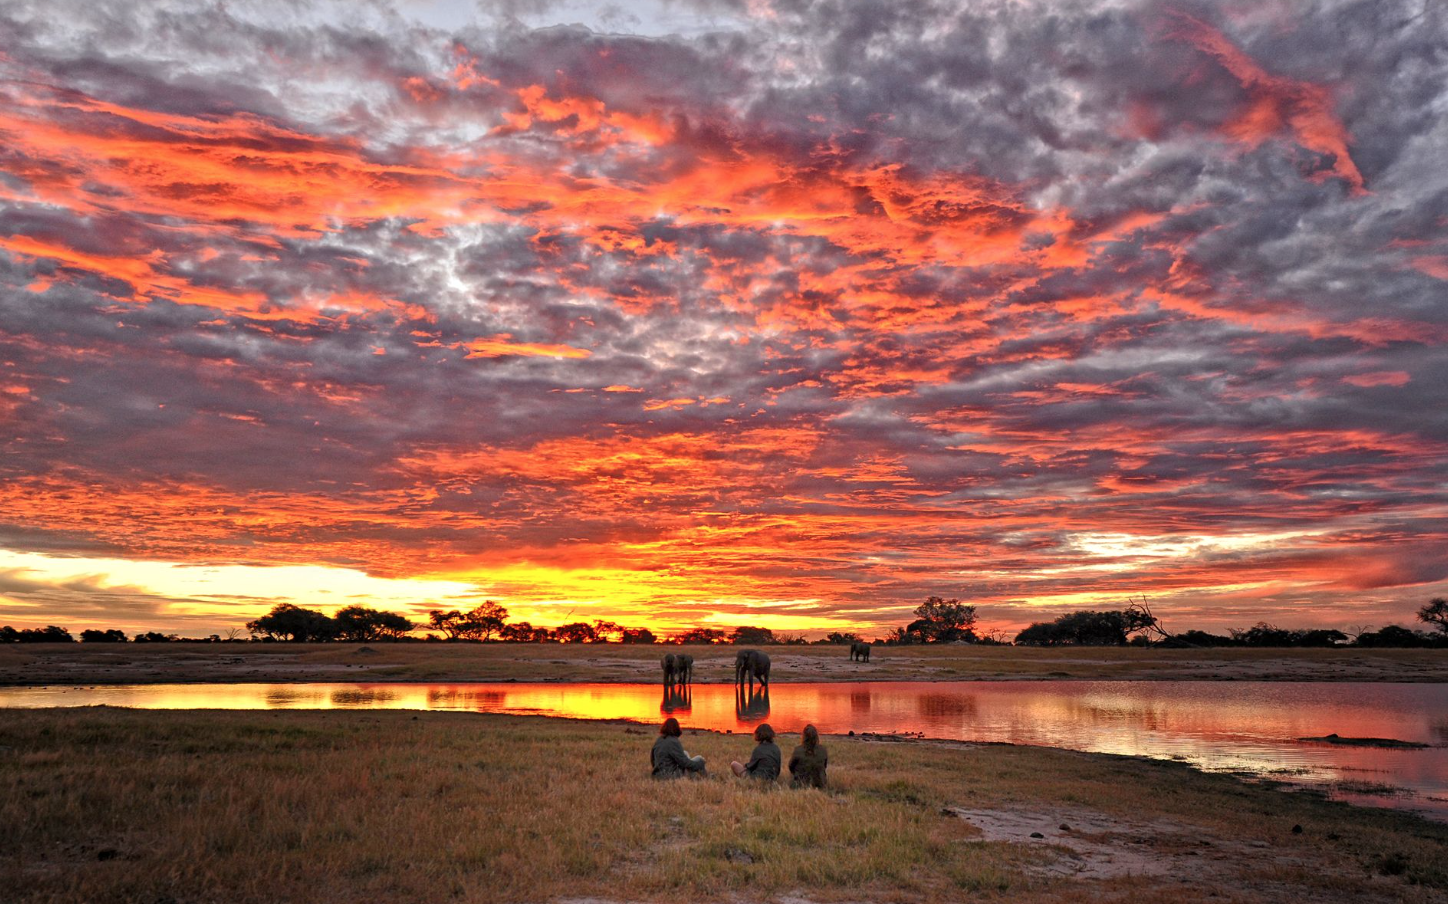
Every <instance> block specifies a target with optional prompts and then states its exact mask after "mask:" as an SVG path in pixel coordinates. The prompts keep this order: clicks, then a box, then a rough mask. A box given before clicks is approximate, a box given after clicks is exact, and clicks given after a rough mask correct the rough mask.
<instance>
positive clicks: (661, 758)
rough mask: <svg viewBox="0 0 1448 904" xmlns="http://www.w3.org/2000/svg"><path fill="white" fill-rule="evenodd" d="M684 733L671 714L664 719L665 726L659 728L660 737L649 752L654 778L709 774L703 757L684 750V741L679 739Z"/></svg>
mask: <svg viewBox="0 0 1448 904" xmlns="http://www.w3.org/2000/svg"><path fill="white" fill-rule="evenodd" d="M683 733H684V730H683V729H682V728H680V727H679V720H678V719H675V718H674V717H673V716H670V717H669V718H667V719H665V720H664V725H663V727H662V728H660V729H659V739H658V740H657V741H655V742H654V749H653V752H652V753H651V754H649V759H650V760H651V761H652V762H653V766H654V778H683V777H684V776H685V775H698V776H700V777H701V778H702V777H704V776H707V775H708V774H709V773H708V771H707V770H706V769H705V768H704V758H703V757H701V756H689V754H688V752H687V751H685V750H684V743H683V742H682V741H680V740H679V736H680V735H682V734H683Z"/></svg>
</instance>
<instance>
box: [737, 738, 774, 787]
mask: <svg viewBox="0 0 1448 904" xmlns="http://www.w3.org/2000/svg"><path fill="white" fill-rule="evenodd" d="M781 761H782V758H781V756H780V753H779V745H778V744H775V743H774V742H773V741H762V742H760V744H759V746H758V747H755V748H754V752H753V753H751V754H750V755H749V762H748V763H746V764H744V771H745V772H746V773H748V774H749V777H750V778H757V779H761V780H763V781H767V782H772V781H775V780H777V779H778V778H779V767H780V764H781Z"/></svg>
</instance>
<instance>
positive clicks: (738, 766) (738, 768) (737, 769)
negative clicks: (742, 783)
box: [729, 760, 744, 777]
mask: <svg viewBox="0 0 1448 904" xmlns="http://www.w3.org/2000/svg"><path fill="white" fill-rule="evenodd" d="M729 768H730V769H733V770H734V774H735V775H738V776H741V777H742V776H743V775H744V764H743V763H741V762H739V761H738V760H735V761H734V762H732V763H730V764H729Z"/></svg>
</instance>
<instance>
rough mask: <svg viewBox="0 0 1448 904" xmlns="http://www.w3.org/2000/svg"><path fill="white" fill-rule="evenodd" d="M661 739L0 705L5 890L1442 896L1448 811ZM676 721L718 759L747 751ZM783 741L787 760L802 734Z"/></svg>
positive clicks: (1054, 770)
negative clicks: (693, 756) (818, 766)
mask: <svg viewBox="0 0 1448 904" xmlns="http://www.w3.org/2000/svg"><path fill="white" fill-rule="evenodd" d="M653 739H654V735H653V731H652V729H649V728H645V727H639V726H629V725H623V724H614V723H595V722H590V723H580V722H568V721H561V720H545V719H540V718H519V717H506V716H485V715H477V714H466V713H416V714H414V713H409V712H385V711H384V712H228V713H220V712H210V711H192V712H184V711H178V712H162V711H132V710H118V709H105V708H96V709H77V710H35V711H25V712H13V713H9V714H7V716H6V718H5V719H4V720H3V725H0V889H3V892H0V897H3V899H4V900H5V901H7V902H15V904H21V902H42V901H55V902H62V901H63V902H78V901H85V902H97V904H104V902H127V904H131V902H140V904H201V902H235V904H246V902H318V904H327V902H420V901H459V902H499V901H540V902H541V901H550V900H564V899H585V898H592V899H599V900H606V901H618V902H633V901H660V902H663V901H708V902H712V901H761V900H774V901H782V902H783V901H792V902H799V901H818V902H833V901H871V902H875V901H880V902H884V901H891V902H893V901H902V902H909V901H919V902H937V901H939V902H944V901H962V900H971V901H976V900H982V901H1011V902H1045V901H1052V902H1055V901H1060V902H1065V901H1088V902H1094V901H1101V902H1106V901H1140V902H1148V904H1150V902H1161V904H1189V902H1216V904H1220V902H1245V901H1281V902H1299V901H1316V902H1362V901H1367V902H1372V901H1405V902H1428V901H1443V900H1445V899H1448V826H1445V825H1440V824H1435V823H1430V822H1426V821H1423V820H1420V819H1418V818H1415V817H1412V816H1409V815H1405V814H1402V813H1397V812H1391V811H1380V810H1369V809H1360V808H1354V807H1350V806H1347V805H1343V804H1337V803H1331V802H1327V801H1324V800H1321V799H1318V798H1316V797H1312V796H1308V795H1303V794H1288V793H1285V792H1281V791H1276V790H1272V789H1270V788H1265V787H1262V786H1256V785H1249V784H1245V783H1242V782H1240V781H1238V780H1236V779H1234V778H1231V777H1228V776H1221V775H1206V774H1202V773H1198V772H1195V771H1193V770H1191V769H1188V768H1186V767H1184V766H1180V765H1177V764H1172V763H1164V762H1155V761H1145V760H1138V759H1129V758H1123V757H1111V756H1103V755H1089V754H1079V753H1072V752H1067V751H1061V750H1054V749H1048V748H1030V747H1009V746H995V745H990V746H971V745H961V744H943V743H931V742H905V743H882V742H876V741H867V740H863V739H844V738H827V739H825V743H826V744H827V745H828V747H829V750H830V756H831V771H830V776H831V780H832V788H831V789H830V790H829V791H826V792H819V791H796V790H790V789H788V788H786V787H779V788H776V789H773V790H762V789H760V788H758V787H754V786H751V785H748V784H745V783H743V782H741V781H739V780H735V779H733V777H732V776H731V777H730V778H729V779H728V780H725V779H724V778H720V777H717V776H715V777H710V778H709V779H706V780H686V781H678V782H669V783H659V782H654V781H653V780H651V779H650V778H648V766H647V763H648V752H649V747H650V745H651V743H652V741H653ZM683 740H684V742H685V746H686V747H687V748H688V749H689V751H690V752H691V753H700V754H703V755H704V756H706V757H707V758H708V759H709V762H710V763H711V764H712V766H713V767H714V771H715V772H716V773H719V772H725V771H726V768H727V767H725V765H724V764H726V763H727V761H728V760H729V759H730V758H742V757H743V756H744V755H745V754H746V753H747V752H748V750H749V748H750V746H751V742H750V741H749V739H748V738H745V737H741V736H737V735H735V736H727V735H714V734H697V735H696V734H691V733H689V732H686V733H685V736H684V739H683ZM780 742H781V746H782V747H783V749H784V751H785V754H786V756H788V752H789V750H790V748H791V747H792V745H793V744H795V743H796V742H797V738H796V737H794V736H783V737H781V738H780ZM982 814H984V816H982ZM972 816H973V817H974V818H975V820H976V821H977V822H979V821H984V822H986V823H989V822H990V821H991V820H992V819H999V818H1006V819H1012V818H1021V817H1024V818H1027V819H1028V820H1034V822H1033V823H1032V824H1033V825H1035V824H1038V825H1040V827H1041V828H1042V829H1043V830H1044V832H1043V834H1046V835H1047V837H1046V838H1044V839H1029V838H1020V839H1017V840H1012V841H989V840H985V839H984V837H983V836H982V834H981V831H980V830H979V829H978V828H976V826H975V824H973V822H972V819H971V817H972ZM963 817H964V818H963ZM1068 823H1074V826H1073V827H1072V828H1071V829H1070V830H1069V831H1065V830H1061V829H1060V828H1059V825H1058V824H1068ZM1294 826H1301V827H1302V831H1301V832H1300V833H1294V832H1293V827H1294ZM1061 845H1068V846H1069V845H1075V846H1076V847H1075V851H1076V852H1075V853H1072V850H1071V848H1070V847H1063V846H1061ZM1083 870H1084V874H1085V875H1087V876H1090V875H1100V876H1103V878H1080V877H1079V875H1078V874H1079V873H1080V871H1083ZM1122 873H1144V875H1123V874H1122Z"/></svg>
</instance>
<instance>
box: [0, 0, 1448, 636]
mask: <svg viewBox="0 0 1448 904" xmlns="http://www.w3.org/2000/svg"><path fill="white" fill-rule="evenodd" d="M1445 48H1448V21H1445V13H1444V12H1443V10H1442V8H1441V7H1440V6H1438V5H1436V4H1434V3H1431V2H1425V0H1412V2H1394V0H1343V2H1338V0H1331V2H1311V0H1303V2H1290V3H1289V2H1263V0H1251V2H1235V0H1225V2H1216V3H1199V2H1192V0H1188V2H1179V3H1158V2H1154V0H1147V2H1140V3H1137V2H1079V3H1046V2H1031V0H1020V2H1016V0H999V2H980V3H931V2H918V3H917V2H910V3H902V2H898V0H840V2H814V3H810V2H800V0H747V2H743V0H740V2H735V0H693V2H688V0H672V2H670V0H651V2H647V3H629V4H616V5H614V4H590V3H583V2H566V3H523V2H496V3H491V2H489V3H481V4H478V3H469V2H461V0H455V2H406V0H397V2H394V3H387V2H370V3H357V2H348V3H340V4H324V3H315V4H303V3H284V2H265V3H260V2H248V0H230V2H226V3H207V2H189V0H188V2H129V0H128V2H116V0H0V623H7V624H12V625H15V626H18V627H19V626H39V625H45V624H60V625H63V626H66V627H69V628H70V629H71V630H72V631H77V630H79V629H81V628H85V627H120V628H122V629H125V630H128V631H140V630H162V631H167V632H172V631H174V632H179V633H182V634H193V635H194V634H205V633H211V632H213V631H223V630H225V629H227V628H236V627H239V626H240V625H241V624H242V623H243V622H245V621H246V620H247V619H250V618H254V617H255V616H256V615H258V614H260V613H262V612H264V611H266V610H267V609H268V608H270V607H271V606H272V605H274V604H276V603H278V602H294V603H297V604H300V605H307V606H314V607H318V608H322V609H324V610H325V611H332V610H333V609H335V608H336V607H339V606H342V605H348V604H352V603H362V604H365V605H373V606H378V607H380V608H387V609H392V610H395V611H401V612H405V613H408V614H412V615H417V614H419V613H422V612H424V611H425V610H427V609H429V608H433V607H437V606H441V607H444V608H455V607H458V608H467V607H469V606H471V605H475V604H476V603H477V602H479V601H481V600H483V599H494V600H498V601H500V602H502V603H503V604H504V605H505V606H506V607H507V608H508V609H509V610H510V612H511V613H512V615H513V617H514V618H515V619H526V620H529V621H532V622H533V623H535V624H544V625H556V624H560V623H563V622H568V621H577V620H591V619H596V618H603V619H610V620H613V621H619V622H623V623H626V624H631V625H647V626H650V627H653V628H655V629H658V630H663V631H671V630H678V629H680V628H687V627H693V626H716V627H727V626H731V625H741V624H750V625H759V626H763V627H770V628H774V629H777V630H785V631H803V632H807V633H809V634H810V635H811V636H815V635H818V634H819V633H820V632H823V631H828V630H860V631H862V632H865V633H883V632H884V631H885V630H886V629H888V628H889V627H891V626H894V625H898V624H903V623H904V622H906V621H908V620H909V619H910V612H911V610H912V609H913V608H914V607H915V606H916V605H918V604H919V603H920V602H921V601H922V600H923V599H924V598H925V597H927V596H931V595H937V596H943V597H947V598H959V599H962V600H965V601H969V602H972V603H975V604H976V605H977V606H978V607H979V612H980V619H981V624H982V626H983V627H986V628H1000V629H1005V630H1014V629H1016V628H1019V627H1021V626H1024V625H1025V624H1027V623H1029V622H1031V621H1036V620H1042V619H1048V618H1051V617H1054V616H1056V615H1059V614H1062V613H1064V612H1067V611H1071V610H1073V609H1080V608H1119V607H1120V606H1122V605H1124V604H1125V603H1126V601H1127V600H1128V599H1142V598H1145V599H1146V600H1148V601H1149V602H1150V604H1151V606H1152V608H1153V609H1154V611H1155V612H1156V613H1157V614H1158V615H1159V616H1160V617H1161V618H1162V619H1163V621H1164V623H1165V624H1166V627H1167V628H1168V629H1169V630H1184V629H1186V628H1189V627H1194V628H1208V629H1213V630H1222V629H1225V628H1229V627H1245V626H1247V625H1250V624H1252V623H1254V622H1257V621H1263V620H1265V621H1269V622H1273V623H1277V624H1280V625H1284V626H1290V627H1315V626H1332V627H1342V626H1354V625H1357V626H1361V625H1376V626H1382V625H1384V624H1387V623H1392V622H1396V623H1400V624H1410V623H1411V622H1412V615H1413V612H1414V611H1415V610H1416V608H1417V607H1419V606H1421V605H1422V604H1423V603H1424V602H1426V601H1427V600H1428V599H1429V598H1431V597H1433V596H1441V595H1444V594H1445V593H1448V518H1445V515H1448V485H1445V478H1448V404H1445V402H1448V392H1445V387H1448V354H1445V351H1444V348H1445V340H1448V151H1445V149H1448V116H1445V114H1448V80H1445V76H1448V52H1445Z"/></svg>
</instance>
